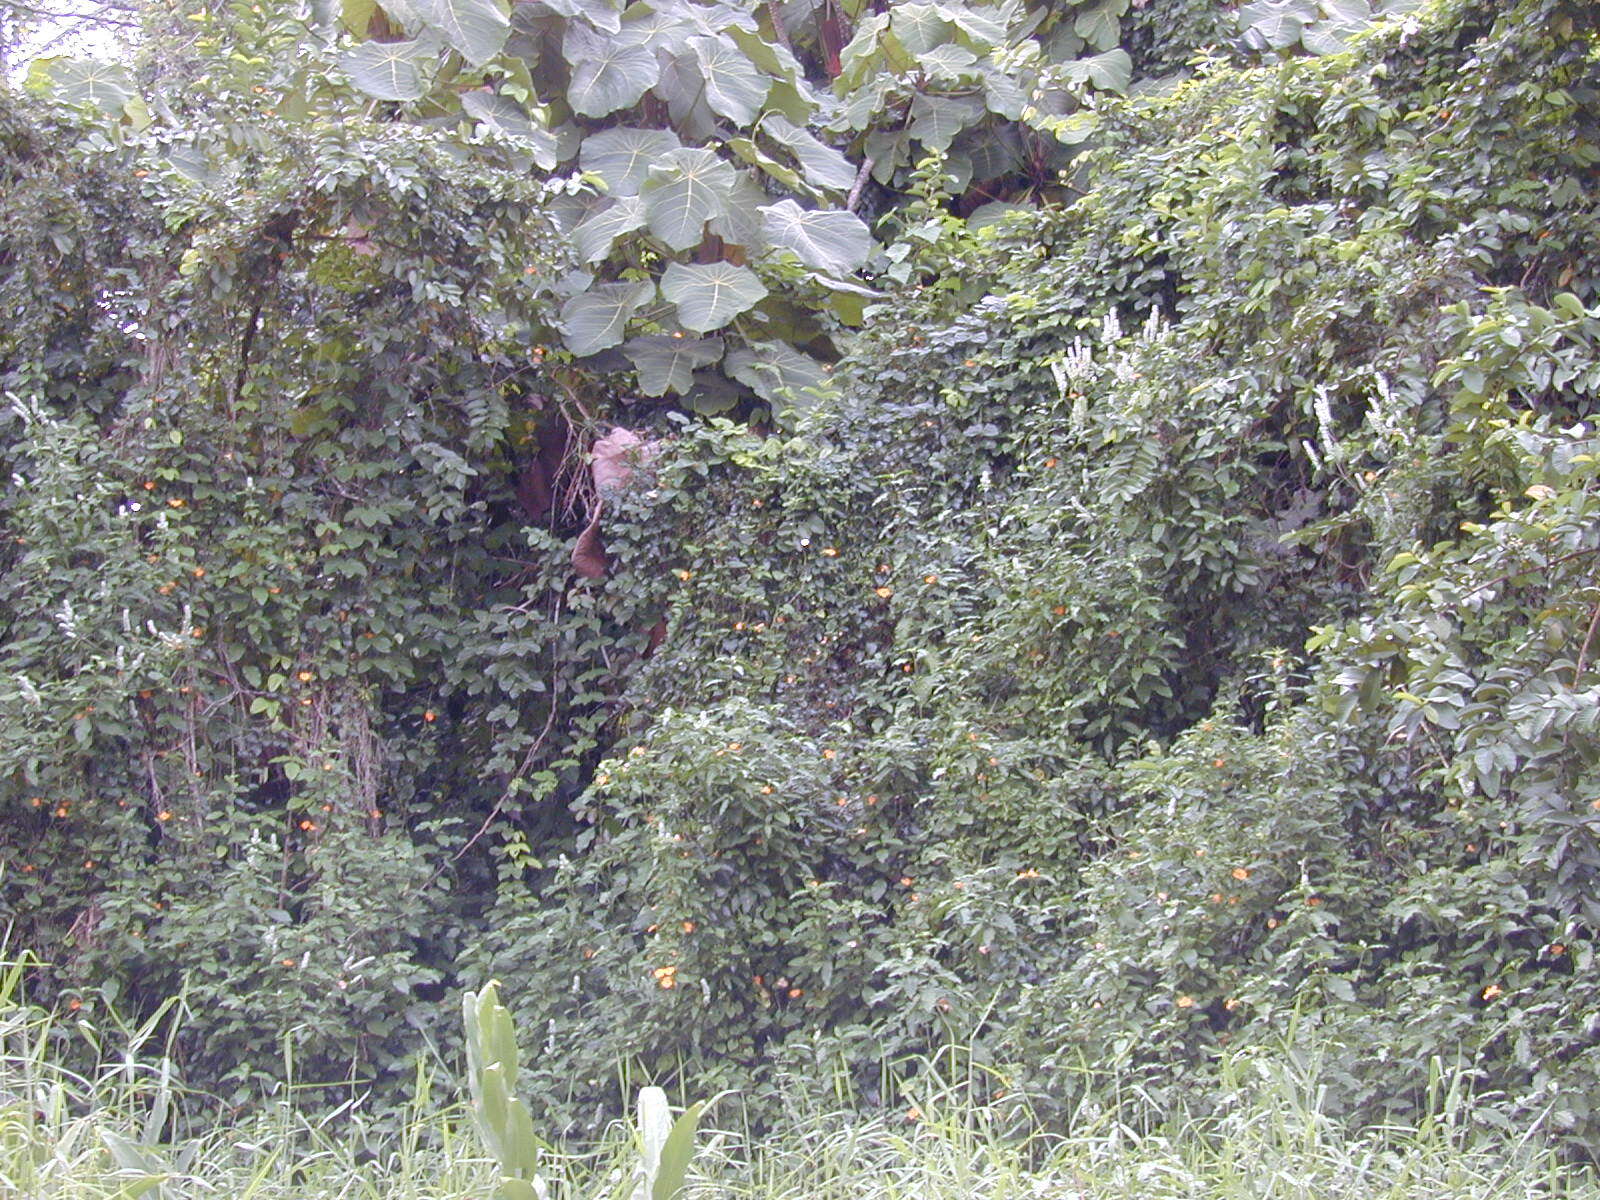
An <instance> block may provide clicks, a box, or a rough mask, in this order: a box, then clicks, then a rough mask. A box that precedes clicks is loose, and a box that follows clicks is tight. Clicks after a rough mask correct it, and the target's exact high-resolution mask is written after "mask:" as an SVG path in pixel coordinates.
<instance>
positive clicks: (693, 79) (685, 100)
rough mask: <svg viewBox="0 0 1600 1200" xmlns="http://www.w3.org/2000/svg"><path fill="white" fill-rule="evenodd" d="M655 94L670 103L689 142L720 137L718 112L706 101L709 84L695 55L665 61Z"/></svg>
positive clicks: (675, 121) (684, 137) (670, 109)
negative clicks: (702, 74) (707, 84)
mask: <svg viewBox="0 0 1600 1200" xmlns="http://www.w3.org/2000/svg"><path fill="white" fill-rule="evenodd" d="M655 94H656V95H657V96H660V97H661V98H662V99H663V100H665V101H666V102H667V111H668V113H670V114H671V116H672V123H673V125H674V127H675V128H676V129H677V131H678V135H679V136H680V137H682V138H683V139H684V140H685V141H687V142H708V141H717V140H720V134H719V132H718V128H717V114H716V113H714V112H712V111H711V106H710V105H709V104H707V103H706V83H705V80H704V79H702V78H701V77H700V64H699V63H698V62H696V61H695V58H694V55H692V54H680V55H678V56H677V57H676V58H670V59H668V60H667V61H666V62H665V63H663V64H662V67H661V79H660V82H658V83H657V84H656V86H655Z"/></svg>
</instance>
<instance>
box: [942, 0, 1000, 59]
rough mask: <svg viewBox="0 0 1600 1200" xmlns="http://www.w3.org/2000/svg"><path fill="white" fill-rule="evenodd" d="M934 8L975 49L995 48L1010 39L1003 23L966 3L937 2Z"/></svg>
mask: <svg viewBox="0 0 1600 1200" xmlns="http://www.w3.org/2000/svg"><path fill="white" fill-rule="evenodd" d="M933 9H934V11H935V12H936V13H938V14H939V15H940V16H941V17H943V18H944V19H945V20H946V21H949V22H950V23H951V24H952V25H954V26H955V27H956V28H957V29H959V30H960V31H961V32H962V34H963V35H964V36H965V39H966V41H967V42H968V44H969V45H971V46H972V47H973V48H975V49H979V50H989V49H993V48H994V47H996V46H1003V45H1005V44H1006V42H1007V41H1009V40H1010V39H1009V38H1008V37H1007V34H1006V27H1005V26H1004V25H1003V24H1001V23H1000V22H999V21H996V20H995V19H994V18H993V17H990V16H988V15H987V14H985V13H981V12H974V11H973V10H972V9H970V8H968V7H967V6H966V5H964V4H935V5H934V6H933ZM1002 11H1003V10H1002Z"/></svg>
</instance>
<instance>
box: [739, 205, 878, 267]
mask: <svg viewBox="0 0 1600 1200" xmlns="http://www.w3.org/2000/svg"><path fill="white" fill-rule="evenodd" d="M761 230H762V232H763V233H765V234H766V235H767V240H768V241H769V242H771V243H772V244H773V245H774V246H777V247H780V248H782V249H785V250H792V251H793V252H794V254H795V255H796V257H798V258H799V259H800V261H801V262H803V263H805V264H806V266H808V267H815V268H816V269H817V270H819V271H826V272H828V273H829V274H833V275H847V274H849V273H850V272H851V271H855V270H858V269H859V268H861V267H862V266H864V265H866V261H867V259H868V258H870V257H871V256H872V245H873V243H872V233H871V231H869V230H868V229H867V224H866V222H865V221H863V220H862V219H861V218H860V217H858V216H856V215H855V213H852V212H846V211H844V210H843V209H813V210H810V211H808V210H806V209H803V208H801V207H800V206H799V205H798V204H796V203H795V202H794V201H793V200H780V201H779V202H778V203H777V204H768V205H766V206H764V207H763V208H762V210H761Z"/></svg>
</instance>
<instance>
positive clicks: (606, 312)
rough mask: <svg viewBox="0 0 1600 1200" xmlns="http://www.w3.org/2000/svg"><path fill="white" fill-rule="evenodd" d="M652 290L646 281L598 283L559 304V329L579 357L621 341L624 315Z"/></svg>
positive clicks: (625, 325)
mask: <svg viewBox="0 0 1600 1200" xmlns="http://www.w3.org/2000/svg"><path fill="white" fill-rule="evenodd" d="M654 293H655V288H654V287H653V286H651V285H650V284H649V283H647V282H640V283H602V284H600V285H599V286H598V287H594V288H590V289H589V290H588V291H587V292H580V293H579V294H578V295H576V296H574V297H572V299H570V300H568V301H567V302H566V303H565V304H563V305H562V306H561V332H562V333H564V334H565V335H566V338H567V347H568V348H569V349H570V350H571V351H572V352H573V353H574V354H576V355H578V356H579V357H580V358H581V357H583V356H584V355H587V354H595V353H597V352H599V351H601V350H605V349H608V348H610V347H612V346H615V345H618V344H620V343H621V341H622V338H623V334H624V332H625V330H626V328H627V325H628V318H630V317H632V316H633V314H634V313H636V312H638V311H639V307H640V306H641V305H642V304H644V303H645V302H646V301H647V300H649V299H650V297H651V296H652V295H653V294H654Z"/></svg>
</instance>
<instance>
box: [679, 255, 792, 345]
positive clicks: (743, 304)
mask: <svg viewBox="0 0 1600 1200" xmlns="http://www.w3.org/2000/svg"><path fill="white" fill-rule="evenodd" d="M661 294H662V295H663V296H665V297H666V298H667V299H668V300H671V301H672V302H673V304H675V305H677V307H678V321H679V323H680V324H682V325H683V327H684V328H685V329H690V330H693V331H694V332H695V333H710V332H711V331H712V330H713V329H720V328H722V326H724V325H726V324H727V323H728V322H729V321H731V320H733V318H734V317H736V316H738V315H739V314H740V313H742V312H744V311H745V310H747V309H749V308H751V307H752V306H754V305H756V304H758V303H760V301H761V299H762V298H763V297H764V296H766V294H767V289H766V288H765V287H763V286H762V284H761V281H760V280H759V279H757V278H756V274H755V272H754V271H752V270H750V269H749V268H748V267H738V266H735V265H734V264H733V263H725V262H718V263H676V262H675V263H671V264H669V265H668V267H667V270H666V273H665V274H664V275H662V277H661Z"/></svg>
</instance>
